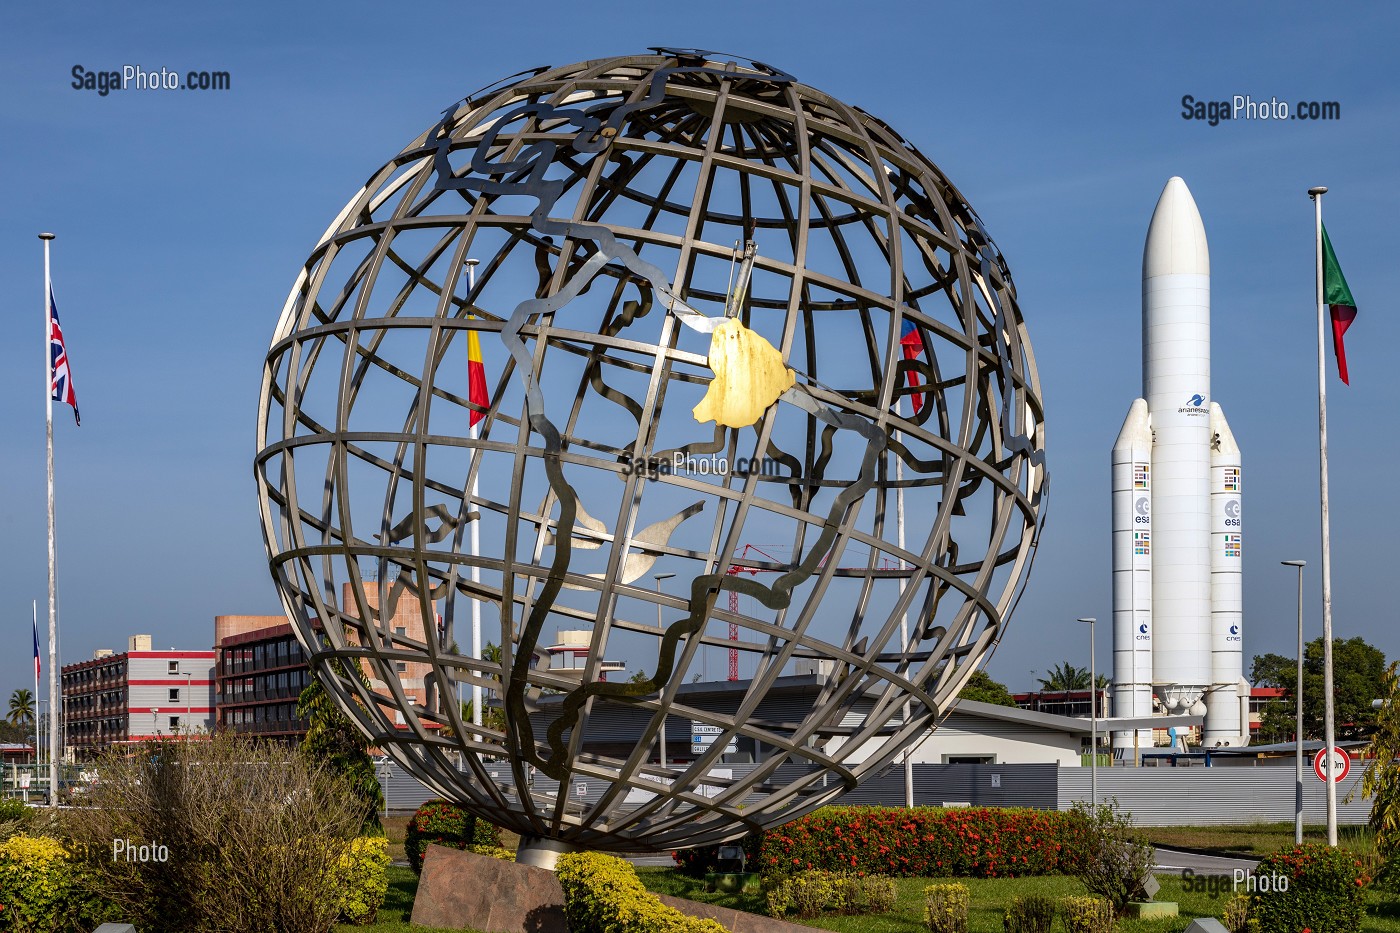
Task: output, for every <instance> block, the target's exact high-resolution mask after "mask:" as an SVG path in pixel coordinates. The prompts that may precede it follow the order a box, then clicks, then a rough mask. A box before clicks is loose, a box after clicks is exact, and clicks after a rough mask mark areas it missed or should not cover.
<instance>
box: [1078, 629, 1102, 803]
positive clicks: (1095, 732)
mask: <svg viewBox="0 0 1400 933" xmlns="http://www.w3.org/2000/svg"><path fill="white" fill-rule="evenodd" d="M1079 621H1080V622H1088V623H1089V735H1090V739H1089V741H1090V745H1091V747H1090V749H1089V796H1090V797H1091V798H1093V801H1094V803H1093V808H1094V809H1095V810H1097V809H1098V806H1099V698H1098V692H1099V678H1098V668H1097V667H1096V665H1095V663H1094V623H1095V622H1097V621H1098V619H1093V618H1084V619H1080V620H1079Z"/></svg>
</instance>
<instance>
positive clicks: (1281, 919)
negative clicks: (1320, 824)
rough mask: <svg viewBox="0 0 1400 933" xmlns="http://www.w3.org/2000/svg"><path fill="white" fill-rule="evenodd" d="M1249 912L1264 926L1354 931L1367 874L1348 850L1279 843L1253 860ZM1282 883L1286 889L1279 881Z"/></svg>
mask: <svg viewBox="0 0 1400 933" xmlns="http://www.w3.org/2000/svg"><path fill="white" fill-rule="evenodd" d="M1254 875H1255V878H1256V879H1257V881H1258V883H1257V889H1256V891H1255V893H1254V894H1252V895H1251V896H1250V904H1249V916H1250V918H1251V919H1255V920H1258V921H1259V926H1260V927H1261V928H1262V929H1264V930H1304V929H1307V930H1310V931H1311V933H1355V931H1356V930H1359V929H1361V921H1362V919H1363V917H1364V916H1365V914H1366V890H1365V889H1366V885H1367V884H1368V883H1369V882H1370V880H1371V879H1370V878H1369V877H1367V876H1366V874H1365V873H1364V872H1363V871H1362V862H1361V860H1360V859H1359V858H1357V857H1356V854H1355V853H1353V852H1348V851H1347V850H1346V849H1341V848H1336V849H1334V848H1332V847H1331V846H1327V845H1324V844H1323V843H1320V842H1305V843H1303V844H1302V845H1301V846H1285V847H1284V848H1282V849H1279V850H1278V851H1277V852H1275V853H1273V854H1272V855H1269V856H1266V857H1265V858H1264V859H1263V860H1262V861H1260V862H1259V867H1258V868H1256V869H1255V871H1254ZM1283 879H1286V880H1287V882H1288V885H1287V890H1280V889H1281V888H1283V884H1282V883H1281V881H1282V880H1283Z"/></svg>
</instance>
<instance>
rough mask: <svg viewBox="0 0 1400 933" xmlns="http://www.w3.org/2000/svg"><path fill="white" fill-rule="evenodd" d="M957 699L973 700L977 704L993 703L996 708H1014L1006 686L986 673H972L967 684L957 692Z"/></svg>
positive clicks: (1014, 702)
mask: <svg viewBox="0 0 1400 933" xmlns="http://www.w3.org/2000/svg"><path fill="white" fill-rule="evenodd" d="M958 699H960V700H975V701H977V702H978V703H995V704H996V705H997V706H1015V705H1016V701H1015V700H1013V699H1012V698H1011V691H1009V690H1007V689H1006V685H1005V684H1003V683H1000V682H999V681H995V680H993V679H992V676H991V675H990V674H988V673H987V672H986V671H981V670H979V671H974V672H973V673H972V676H971V677H969V678H968V679H967V683H966V684H965V685H964V686H963V688H962V689H961V690H959V691H958Z"/></svg>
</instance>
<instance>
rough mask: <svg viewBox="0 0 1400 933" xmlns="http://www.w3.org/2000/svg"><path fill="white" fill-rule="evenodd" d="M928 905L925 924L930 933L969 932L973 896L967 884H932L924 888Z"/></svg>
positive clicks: (925, 912)
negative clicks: (968, 890) (968, 913)
mask: <svg viewBox="0 0 1400 933" xmlns="http://www.w3.org/2000/svg"><path fill="white" fill-rule="evenodd" d="M924 896H925V897H927V898H928V906H926V907H925V908H924V925H925V926H927V927H928V928H929V933H967V912H968V909H969V908H970V907H971V906H972V898H971V897H970V896H969V894H968V892H967V885H965V884H957V883H953V884H931V885H929V886H928V887H926V888H924Z"/></svg>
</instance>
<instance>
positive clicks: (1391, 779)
mask: <svg viewBox="0 0 1400 933" xmlns="http://www.w3.org/2000/svg"><path fill="white" fill-rule="evenodd" d="M1377 696H1378V697H1379V699H1380V700H1381V701H1382V703H1381V708H1380V709H1379V710H1378V711H1377V712H1376V721H1375V732H1374V734H1373V735H1372V736H1371V749H1370V751H1371V756H1370V758H1368V759H1367V761H1366V770H1365V771H1363V772H1361V785H1360V787H1361V794H1362V796H1364V797H1366V798H1367V799H1369V800H1370V801H1371V828H1372V829H1373V830H1375V832H1376V852H1377V853H1378V854H1379V855H1380V857H1381V858H1382V859H1384V862H1383V867H1382V869H1381V872H1380V878H1379V879H1378V880H1379V881H1380V882H1381V883H1382V885H1383V886H1384V887H1387V888H1390V889H1392V890H1394V889H1395V887H1396V886H1397V885H1400V661H1396V662H1393V663H1392V664H1391V665H1390V667H1389V668H1388V669H1387V670H1386V672H1385V675H1384V679H1383V681H1382V684H1381V691H1380V693H1379V694H1378V695H1377ZM1356 790H1357V788H1356V787H1355V786H1353V787H1352V789H1351V793H1350V794H1348V795H1347V798H1346V799H1347V802H1348V803H1350V802H1351V800H1352V798H1353V797H1354V796H1355V795H1356Z"/></svg>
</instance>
